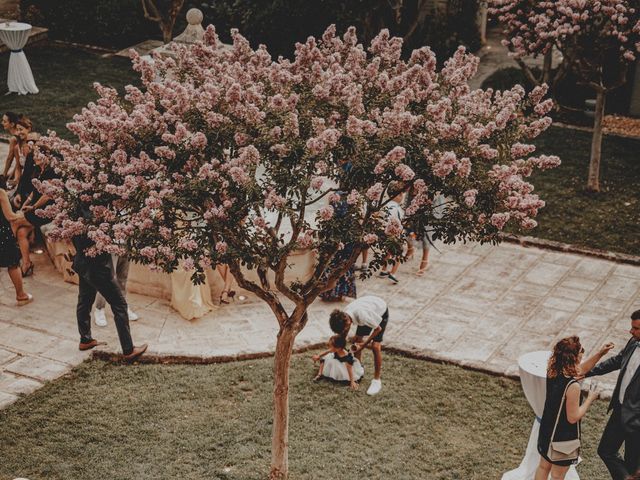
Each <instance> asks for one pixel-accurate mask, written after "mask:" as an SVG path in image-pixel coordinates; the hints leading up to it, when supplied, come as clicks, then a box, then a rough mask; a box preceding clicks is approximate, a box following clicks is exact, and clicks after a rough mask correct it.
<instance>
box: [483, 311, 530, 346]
mask: <svg viewBox="0 0 640 480" xmlns="http://www.w3.org/2000/svg"><path fill="white" fill-rule="evenodd" d="M521 328H522V326H521V323H519V322H518V320H517V319H515V318H513V317H505V316H495V315H487V316H484V317H479V318H477V319H476V320H475V322H474V325H473V332H474V335H476V336H477V337H478V338H483V339H485V340H491V341H493V342H499V343H503V342H506V341H507V340H508V339H509V338H510V337H511V336H513V335H514V334H515V333H516V332H517V331H518V330H520V329H521Z"/></svg>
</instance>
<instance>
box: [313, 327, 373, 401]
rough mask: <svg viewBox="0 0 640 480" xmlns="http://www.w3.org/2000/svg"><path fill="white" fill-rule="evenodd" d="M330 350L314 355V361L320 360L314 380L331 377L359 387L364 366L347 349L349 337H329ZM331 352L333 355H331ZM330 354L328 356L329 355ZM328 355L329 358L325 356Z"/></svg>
mask: <svg viewBox="0 0 640 480" xmlns="http://www.w3.org/2000/svg"><path fill="white" fill-rule="evenodd" d="M328 346H329V350H327V351H326V352H322V353H321V354H320V355H313V356H312V357H311V359H312V360H313V362H314V363H315V362H320V368H319V370H318V374H317V375H316V377H315V378H314V380H320V379H321V378H323V377H324V378H331V379H333V380H336V381H338V382H347V381H348V382H349V387H350V388H351V389H352V390H357V389H358V383H357V382H358V381H359V380H360V379H361V378H362V376H363V375H364V368H363V367H362V364H361V363H360V360H358V359H357V358H354V357H353V355H352V354H351V353H349V352H347V350H346V349H345V347H346V346H347V339H346V338H345V337H343V336H342V335H334V336H333V337H331V338H330V339H329V344H328ZM330 354H331V355H330ZM327 355H328V356H327ZM325 356H327V358H323V357H325Z"/></svg>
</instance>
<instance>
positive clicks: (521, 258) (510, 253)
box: [485, 243, 544, 270]
mask: <svg viewBox="0 0 640 480" xmlns="http://www.w3.org/2000/svg"><path fill="white" fill-rule="evenodd" d="M543 254H544V252H543V251H542V250H537V249H532V248H525V247H521V246H519V245H512V244H509V243H503V244H501V245H499V246H498V247H496V248H495V249H494V250H493V251H492V252H490V253H489V254H488V255H487V256H486V257H485V262H489V263H492V264H496V265H506V266H508V267H511V268H516V269H523V270H526V269H528V268H530V267H532V266H533V265H534V264H535V263H536V262H538V261H539V260H540V259H541V258H542V256H543Z"/></svg>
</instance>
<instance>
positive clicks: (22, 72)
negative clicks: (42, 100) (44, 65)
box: [0, 22, 38, 95]
mask: <svg viewBox="0 0 640 480" xmlns="http://www.w3.org/2000/svg"><path fill="white" fill-rule="evenodd" d="M29 32H31V25H29V24H28V23H20V22H11V23H9V24H6V23H0V40H1V41H2V42H3V43H4V44H5V45H7V47H9V48H10V49H11V57H10V58H9V73H8V76H7V85H8V87H9V92H14V93H18V94H20V95H26V94H27V93H38V87H36V82H35V81H34V79H33V73H31V67H30V66H29V62H28V61H27V56H26V55H25V54H24V52H23V51H22V48H23V47H24V46H25V45H26V43H27V40H29Z"/></svg>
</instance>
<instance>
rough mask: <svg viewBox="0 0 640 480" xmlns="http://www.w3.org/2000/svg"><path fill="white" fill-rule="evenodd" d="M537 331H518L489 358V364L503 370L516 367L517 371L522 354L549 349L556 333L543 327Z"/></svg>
mask: <svg viewBox="0 0 640 480" xmlns="http://www.w3.org/2000/svg"><path fill="white" fill-rule="evenodd" d="M536 332H544V333H536ZM536 332H531V331H524V330H521V331H519V332H517V333H516V334H515V335H514V336H513V337H511V338H510V339H509V340H508V341H507V342H506V343H504V344H503V345H502V346H501V347H500V348H499V349H498V351H497V352H496V353H495V354H494V355H493V357H491V358H490V359H489V361H488V362H489V364H491V365H496V366H499V367H500V368H501V369H503V371H506V370H507V369H513V368H514V367H515V370H514V371H517V366H518V358H519V357H520V355H523V354H525V353H528V352H534V351H537V350H549V348H550V347H551V346H552V344H553V339H554V335H552V334H549V333H548V332H546V331H545V330H542V329H540V330H537V331H536Z"/></svg>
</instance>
